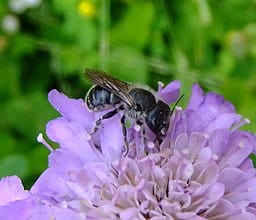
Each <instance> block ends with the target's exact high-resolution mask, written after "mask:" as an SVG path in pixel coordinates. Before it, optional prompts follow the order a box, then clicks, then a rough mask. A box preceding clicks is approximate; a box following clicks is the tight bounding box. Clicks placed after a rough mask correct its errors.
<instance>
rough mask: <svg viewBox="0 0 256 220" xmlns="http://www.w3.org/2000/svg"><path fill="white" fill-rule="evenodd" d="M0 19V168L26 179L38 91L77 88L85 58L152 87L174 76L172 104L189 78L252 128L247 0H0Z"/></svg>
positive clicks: (39, 163)
mask: <svg viewBox="0 0 256 220" xmlns="http://www.w3.org/2000/svg"><path fill="white" fill-rule="evenodd" d="M0 22H1V23H0V24H1V28H0V101H1V108H0V115H1V122H0V177H1V176H5V175H13V174H18V175H19V176H21V177H22V178H23V180H24V183H25V185H26V186H27V187H28V186H29V185H31V183H32V182H33V181H34V180H35V179H36V178H37V177H38V175H39V174H40V173H41V172H42V170H44V169H45V168H46V167H47V155H48V151H47V149H46V148H44V147H43V146H42V145H41V144H39V143H37V141H36V137H37V135H38V133H40V132H44V131H45V125H46V123H47V121H48V120H50V119H52V118H54V117H56V116H58V114H57V113H56V112H55V111H54V110H53V108H52V107H51V106H50V104H49V103H48V100H47V93H48V92H49V91H50V90H51V89H53V88H57V89H58V90H60V91H62V92H64V93H65V94H67V95H69V96H70V97H75V98H78V97H84V95H85V93H86V91H87V90H88V88H89V86H90V84H89V82H87V81H86V80H84V79H83V75H82V73H83V71H84V70H85V68H86V67H91V68H96V69H102V70H104V71H106V72H110V73H111V74H113V75H114V76H116V77H118V78H120V79H123V80H127V81H132V82H141V83H145V84H149V85H150V86H152V87H153V88H155V89H156V88H157V81H162V82H164V83H168V82H170V81H171V80H174V79H178V80H180V81H181V82H182V85H183V87H182V92H185V93H186V98H185V99H184V100H183V101H182V105H185V103H186V101H187V100H188V98H189V94H190V88H191V85H192V83H194V82H199V83H200V84H201V86H202V87H203V88H204V89H205V91H210V90H211V91H215V92H219V93H222V94H223V95H224V96H225V98H226V99H228V100H230V101H232V102H233V103H234V105H235V106H236V108H237V110H238V112H239V113H240V114H243V115H244V117H246V118H250V119H251V124H250V125H246V126H244V129H246V130H249V131H254V132H255V131H256V121H255V116H256V114H255V113H256V101H255V96H256V1H255V0H225V1H218V0H184V1H178V0H159V1H150V0H149V1H146V0H144V1H143V0H119V1H117V0H112V1H110V0H94V1H93V0H54V1H50V0H44V1H43V0H2V1H1V3H0Z"/></svg>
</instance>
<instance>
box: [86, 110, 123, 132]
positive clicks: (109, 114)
mask: <svg viewBox="0 0 256 220" xmlns="http://www.w3.org/2000/svg"><path fill="white" fill-rule="evenodd" d="M118 111H119V109H118V108H116V109H114V110H113V111H110V112H108V113H106V114H105V115H103V116H101V117H100V118H99V119H98V120H97V121H96V122H95V125H94V127H93V129H92V131H91V133H90V135H93V134H95V133H96V132H97V131H98V129H99V128H100V126H101V124H102V121H103V120H105V119H108V118H111V117H113V116H114V115H115V114H116V113H118Z"/></svg>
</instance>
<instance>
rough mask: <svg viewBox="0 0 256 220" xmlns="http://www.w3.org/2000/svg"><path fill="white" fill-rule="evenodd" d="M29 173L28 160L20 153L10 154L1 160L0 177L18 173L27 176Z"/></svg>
mask: <svg viewBox="0 0 256 220" xmlns="http://www.w3.org/2000/svg"><path fill="white" fill-rule="evenodd" d="M27 174H28V161H27V158H26V157H25V156H22V155H19V154H13V155H8V156H6V157H4V158H2V159H1V161H0V177H4V176H11V175H18V176H22V177H25V176H26V175H27Z"/></svg>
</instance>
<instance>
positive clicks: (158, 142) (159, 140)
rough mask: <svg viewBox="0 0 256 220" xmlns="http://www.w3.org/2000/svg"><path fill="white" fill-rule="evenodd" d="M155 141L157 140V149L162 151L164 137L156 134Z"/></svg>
mask: <svg viewBox="0 0 256 220" xmlns="http://www.w3.org/2000/svg"><path fill="white" fill-rule="evenodd" d="M154 142H155V145H156V147H157V149H158V150H159V151H160V145H161V144H162V142H163V137H161V136H158V135H156V138H155V140H154Z"/></svg>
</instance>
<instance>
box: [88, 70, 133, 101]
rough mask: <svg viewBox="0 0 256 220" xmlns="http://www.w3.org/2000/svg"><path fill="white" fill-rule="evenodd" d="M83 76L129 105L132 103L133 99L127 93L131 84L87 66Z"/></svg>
mask: <svg viewBox="0 0 256 220" xmlns="http://www.w3.org/2000/svg"><path fill="white" fill-rule="evenodd" d="M84 76H85V77H86V78H88V79H89V80H91V81H92V82H93V83H95V84H96V85H98V86H100V87H102V88H104V89H106V90H108V91H110V92H112V93H113V94H115V95H116V96H118V97H119V98H120V99H121V100H122V101H124V102H125V103H126V104H128V105H129V106H133V105H134V101H133V99H132V97H131V96H130V95H129V91H130V88H131V84H129V83H127V82H124V81H121V80H118V79H116V78H113V77H112V76H110V75H108V74H107V73H105V72H103V71H98V70H93V69H89V68H87V69H86V71H85V73H84Z"/></svg>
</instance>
